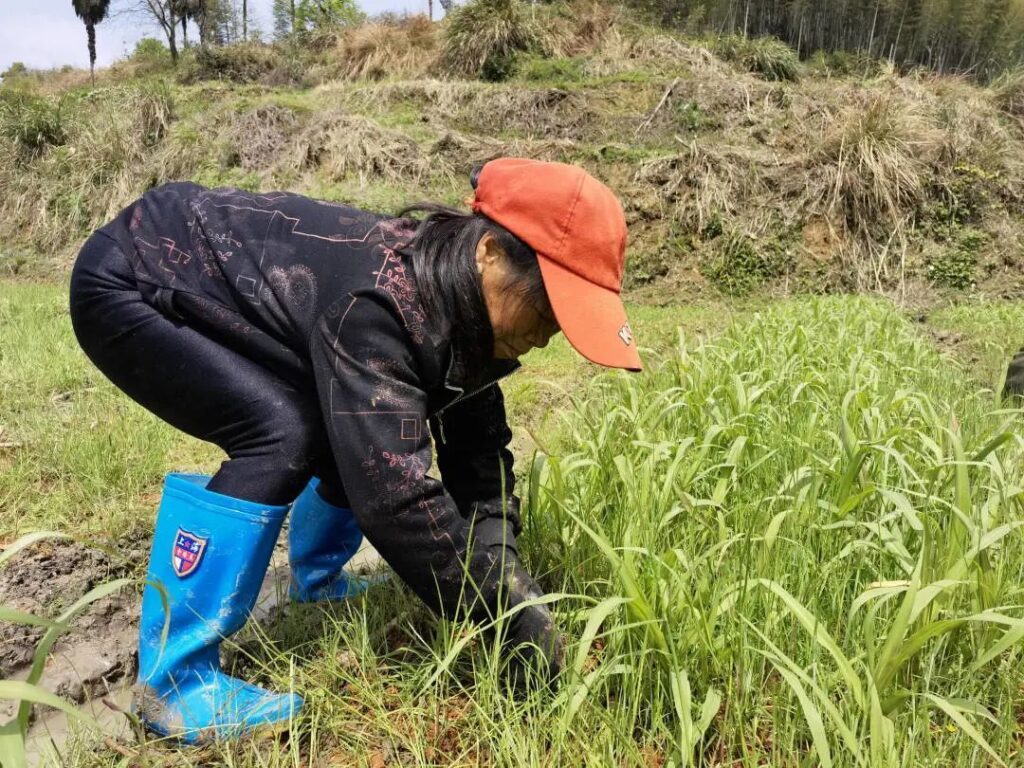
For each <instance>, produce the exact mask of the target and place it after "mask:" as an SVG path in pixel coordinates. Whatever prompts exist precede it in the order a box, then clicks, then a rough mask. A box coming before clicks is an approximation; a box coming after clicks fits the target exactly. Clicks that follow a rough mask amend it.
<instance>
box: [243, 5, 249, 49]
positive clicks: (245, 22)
mask: <svg viewBox="0 0 1024 768" xmlns="http://www.w3.org/2000/svg"><path fill="white" fill-rule="evenodd" d="M248 39H249V0H242V40H248Z"/></svg>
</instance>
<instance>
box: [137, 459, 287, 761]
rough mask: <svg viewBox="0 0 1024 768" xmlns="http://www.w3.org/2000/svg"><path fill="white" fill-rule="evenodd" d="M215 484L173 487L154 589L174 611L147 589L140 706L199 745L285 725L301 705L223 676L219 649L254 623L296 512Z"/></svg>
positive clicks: (156, 552) (157, 728)
mask: <svg viewBox="0 0 1024 768" xmlns="http://www.w3.org/2000/svg"><path fill="white" fill-rule="evenodd" d="M208 481H209V478H208V477H205V476H202V475H184V474H170V475H168V476H167V479H166V482H165V484H164V494H163V499H162V500H161V502H160V511H159V514H158V515H157V521H156V531H155V533H154V534H153V548H152V551H151V553H150V558H149V573H148V575H147V581H149V582H156V583H159V584H161V585H162V586H163V589H164V590H165V592H166V597H167V602H168V606H167V611H166V612H165V609H164V604H163V600H162V599H161V596H160V592H159V591H158V590H157V589H155V588H154V587H153V586H152V585H151V584H147V585H146V588H145V590H144V592H143V594H142V616H141V618H140V621H139V679H138V683H137V685H136V690H135V698H134V701H133V705H132V708H133V710H134V711H135V713H136V714H137V715H138V716H139V718H140V719H141V720H142V722H143V723H144V724H145V725H146V726H147V728H149V729H150V730H152V731H154V732H156V733H158V734H160V735H161V736H173V737H176V738H179V739H181V740H182V741H185V742H187V743H190V744H197V743H206V742H209V741H215V740H221V739H232V738H237V737H239V736H242V735H245V734H247V733H249V732H251V731H253V730H255V729H257V728H260V727H263V726H276V727H280V726H286V725H287V724H288V723H289V722H290V720H291V719H292V718H294V717H295V715H296V714H297V713H298V711H299V709H300V707H301V706H302V699H301V698H300V697H299V696H297V695H295V694H280V695H279V694H275V693H270V692H269V691H265V690H263V689H262V688H258V687H256V686H255V685H249V684H247V683H244V682H242V681H241V680H237V679H235V678H233V677H230V676H228V675H226V674H224V673H223V672H222V671H221V669H220V643H221V641H222V640H223V639H224V638H226V637H228V636H229V635H232V634H234V633H235V632H237V631H238V630H239V629H241V628H242V626H243V625H244V624H245V622H246V619H248V617H249V613H250V611H251V610H252V608H253V605H255V603H256V598H257V597H258V596H259V591H260V586H261V585H262V583H263V576H264V574H265V573H266V570H267V566H268V565H269V564H270V555H271V553H272V552H273V550H274V543H275V541H276V540H277V535H278V533H279V532H280V530H281V523H282V521H283V520H284V516H285V513H286V512H287V511H288V508H287V507H286V506H277V507H275V506H268V505H266V504H257V503H256V502H252V501H244V500H242V499H234V498H232V497H230V496H224V495H222V494H219V493H214V492H213V491H208V490H206V483H207V482H208ZM168 617H169V625H168V631H167V637H166V642H162V634H163V631H164V622H165V619H168Z"/></svg>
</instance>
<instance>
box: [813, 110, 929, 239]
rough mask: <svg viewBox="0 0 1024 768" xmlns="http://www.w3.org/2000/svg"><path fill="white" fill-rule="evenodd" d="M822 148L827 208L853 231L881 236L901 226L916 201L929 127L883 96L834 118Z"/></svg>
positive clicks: (920, 194) (924, 167)
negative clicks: (825, 164)
mask: <svg viewBox="0 0 1024 768" xmlns="http://www.w3.org/2000/svg"><path fill="white" fill-rule="evenodd" d="M826 130H827V133H826V136H825V138H824V141H823V143H822V147H821V157H822V159H823V160H824V161H825V162H826V163H827V164H828V165H827V169H826V179H827V182H826V187H827V189H829V190H830V195H831V201H830V206H831V208H833V209H836V208H838V209H839V211H841V213H842V215H843V218H844V219H845V221H846V223H847V225H848V226H849V227H850V229H851V230H853V231H854V232H859V233H878V231H879V228H880V227H881V228H882V231H883V232H884V233H886V234H887V233H889V232H891V231H892V230H893V229H895V228H897V227H899V226H900V225H901V224H903V223H904V222H905V221H906V219H907V217H908V216H910V215H911V214H912V213H913V211H914V210H915V209H916V207H917V206H918V204H919V203H920V201H921V198H922V195H923V193H924V176H925V173H926V164H925V156H926V153H927V150H928V148H929V142H930V139H931V135H932V130H931V127H930V126H929V125H928V124H927V123H925V122H924V121H923V120H922V119H921V118H920V116H919V115H917V114H916V113H914V112H912V111H910V110H909V109H908V108H907V107H906V106H904V105H902V104H900V103H898V102H896V101H894V100H892V99H890V98H888V97H884V96H878V97H875V98H873V99H871V100H870V101H869V102H868V103H867V104H864V105H860V104H858V105H855V106H853V107H851V108H850V109H848V110H846V111H844V112H842V113H840V114H839V116H838V117H836V118H833V120H832V124H831V125H830V126H829V127H828V128H827V129H826Z"/></svg>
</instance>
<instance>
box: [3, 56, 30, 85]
mask: <svg viewBox="0 0 1024 768" xmlns="http://www.w3.org/2000/svg"><path fill="white" fill-rule="evenodd" d="M26 75H28V67H26V66H25V65H24V63H22V62H20V61H16V62H14V63H13V64H11V66H9V67H8V68H7V69H6V70H5V71H4V72H0V77H2V78H3V79H4V84H5V85H9V84H10V82H11V81H12V80H17V79H19V78H22V77H25V76H26Z"/></svg>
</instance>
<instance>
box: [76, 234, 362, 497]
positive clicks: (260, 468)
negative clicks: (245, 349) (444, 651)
mask: <svg viewBox="0 0 1024 768" xmlns="http://www.w3.org/2000/svg"><path fill="white" fill-rule="evenodd" d="M70 305H71V323H72V325H73V326H74V329H75V335H76V336H77V338H78V342H79V344H81V346H82V349H83V350H85V353H86V355H88V356H89V359H90V360H92V361H93V363H95V364H96V367H97V368H99V369H100V370H101V371H102V372H103V373H104V375H106V376H107V378H109V379H110V380H111V381H112V382H113V383H114V384H115V385H116V386H117V387H118V388H120V389H121V390H122V391H124V392H125V393H126V394H127V395H128V396H129V397H131V398H132V399H133V400H135V401H136V402H138V403H139V404H140V405H142V406H143V407H145V408H146V409H148V410H150V411H152V412H153V413H155V414H156V415H157V416H159V417H160V418H161V419H163V420H164V421H166V422H167V423H168V424H170V425H172V426H174V427H176V428H178V429H180V430H182V431H183V432H187V433H188V434H190V435H192V436H193V437H197V438H199V439H200V440H206V441H208V442H211V443H215V444H216V445H218V446H220V447H221V448H222V449H223V450H224V451H225V452H226V453H227V455H228V459H227V460H226V461H225V462H223V463H222V464H221V467H220V469H219V470H218V472H217V473H216V474H215V475H214V476H213V479H212V480H211V481H210V484H209V486H208V487H209V489H210V490H211V491H216V492H217V493H223V494H225V495H228V496H233V497H235V498H240V499H246V500H248V501H256V502H259V503H261V504H274V505H278V504H288V503H290V502H291V501H292V500H293V499H294V498H295V497H296V496H297V495H298V494H299V493H300V492H301V490H302V489H303V487H305V485H306V483H307V482H308V481H309V479H310V477H312V476H313V475H314V474H316V475H318V476H319V477H320V478H321V481H322V482H321V485H320V495H321V496H323V497H324V498H325V499H327V500H328V501H330V502H331V503H333V504H336V505H338V506H347V502H346V500H345V497H344V492H343V490H342V485H341V482H340V479H339V478H338V475H337V470H336V469H335V465H334V461H333V458H332V456H331V453H330V450H329V448H328V443H327V436H326V432H325V431H324V427H323V420H322V416H321V413H320V407H319V404H318V403H317V401H316V396H315V393H314V392H313V390H312V389H309V390H308V391H300V390H299V389H298V388H297V387H296V386H295V385H294V384H292V383H289V382H287V381H285V380H284V379H283V378H281V377H280V376H278V375H277V374H275V373H273V372H272V371H270V370H268V369H267V368H265V367H263V366H261V365H260V364H259V362H257V361H254V360H251V359H249V358H247V357H245V356H243V355H241V354H239V353H238V352H235V351H233V350H231V349H228V348H226V347H224V346H223V345H221V344H219V343H217V342H216V341H213V340H212V339H210V338H207V337H206V336H204V335H202V334H201V333H199V332H197V331H196V330H194V329H192V328H189V327H188V326H187V325H183V324H181V323H180V322H177V321H175V320H172V319H169V318H167V317H165V316H164V315H162V314H161V313H160V312H159V311H158V310H156V309H154V308H153V307H152V306H150V305H149V304H147V303H146V302H145V301H144V300H143V298H142V295H141V294H140V292H139V290H138V286H137V284H136V281H135V276H134V272H133V270H132V267H131V264H130V263H129V261H128V258H127V256H125V254H124V252H123V251H122V250H121V248H120V246H119V245H118V244H117V243H116V242H115V241H114V240H113V239H112V238H110V237H108V236H106V235H104V234H102V233H96V234H94V235H93V236H92V237H90V238H89V240H88V241H86V243H85V245H84V247H83V248H82V252H81V253H80V254H79V256H78V260H77V261H76V262H75V267H74V270H73V271H72V274H71V297H70Z"/></svg>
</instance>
